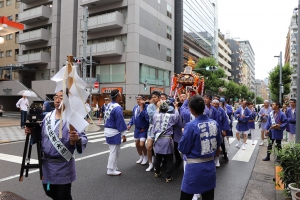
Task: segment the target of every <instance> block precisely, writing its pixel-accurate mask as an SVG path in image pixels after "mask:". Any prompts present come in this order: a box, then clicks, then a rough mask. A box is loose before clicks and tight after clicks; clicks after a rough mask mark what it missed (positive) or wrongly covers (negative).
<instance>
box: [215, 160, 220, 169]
mask: <svg viewBox="0 0 300 200" xmlns="http://www.w3.org/2000/svg"><path fill="white" fill-rule="evenodd" d="M215 164H216V167H217V168H219V167H220V161H219V159H217V160H215Z"/></svg>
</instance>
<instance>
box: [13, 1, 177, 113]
mask: <svg viewBox="0 0 300 200" xmlns="http://www.w3.org/2000/svg"><path fill="white" fill-rule="evenodd" d="M21 2H22V6H21V9H20V13H19V21H20V22H22V23H24V24H25V30H24V31H23V32H21V33H20V36H19V44H20V52H19V54H20V55H19V60H18V61H19V63H22V64H23V65H25V66H27V67H28V68H30V69H28V70H24V71H22V72H20V78H19V80H20V82H22V83H23V84H25V85H26V86H28V87H29V88H33V90H34V91H36V92H37V93H38V94H39V95H40V96H41V97H42V98H43V99H45V98H46V96H48V97H49V96H51V95H53V92H54V88H55V83H54V82H53V81H51V80H49V79H50V78H51V77H53V76H54V75H55V74H56V73H57V72H58V71H59V69H61V68H62V66H63V64H64V63H65V62H66V60H67V56H68V55H73V56H74V57H77V58H81V57H83V54H84V52H83V50H84V46H83V27H84V24H83V15H84V8H85V6H87V7H88V8H89V9H88V12H89V19H88V41H87V48H86V49H87V59H89V56H90V49H91V54H92V60H93V61H94V64H93V65H92V68H91V74H90V73H89V72H90V69H89V67H87V77H91V79H89V78H88V79H85V80H86V81H87V82H89V81H91V85H93V82H95V81H97V82H99V83H100V84H99V85H100V86H99V89H98V90H97V89H94V88H93V90H92V93H93V94H92V106H95V104H96V103H98V104H100V105H101V104H102V103H103V100H104V98H105V97H108V96H109V93H110V92H111V90H113V89H116V88H117V89H119V90H120V91H121V92H122V94H123V95H124V96H123V105H122V106H123V107H124V108H126V109H129V110H131V109H132V108H133V106H134V105H135V104H136V100H135V96H136V95H137V94H144V95H149V94H150V93H151V91H153V90H160V91H163V92H166V93H168V91H169V89H170V76H171V74H172V73H173V71H174V1H172V0H160V1H153V0H141V1H133V2H131V1H128V0H109V1H108V0H104V1H99V0H79V1H78V0H64V1H48V0H39V1H37V0H30V1H29V0H21ZM153 22H155V23H153ZM99 63H100V64H99ZM78 69H79V73H80V75H82V74H83V72H82V69H83V67H82V66H81V65H79V68H78ZM89 87H90V86H89Z"/></svg>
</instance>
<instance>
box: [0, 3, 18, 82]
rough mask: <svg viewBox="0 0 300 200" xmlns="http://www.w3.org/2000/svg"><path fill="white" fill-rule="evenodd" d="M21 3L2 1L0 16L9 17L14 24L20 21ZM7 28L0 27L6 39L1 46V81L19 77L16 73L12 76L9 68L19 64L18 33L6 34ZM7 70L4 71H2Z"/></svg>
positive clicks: (1, 35) (0, 31)
mask: <svg viewBox="0 0 300 200" xmlns="http://www.w3.org/2000/svg"><path fill="white" fill-rule="evenodd" d="M19 8H20V2H19V1H16V0H5V1H0V16H5V17H7V19H8V20H11V21H13V22H16V21H18V13H19ZM5 29H6V28H5V27H3V26H2V25H1V27H0V37H2V38H4V41H3V43H2V44H0V79H2V80H18V78H19V76H18V73H17V72H16V71H13V72H12V75H11V74H10V70H9V66H16V65H17V64H18V54H19V44H18V35H19V33H18V32H15V33H10V34H5ZM4 68H5V69H6V70H2V69H4Z"/></svg>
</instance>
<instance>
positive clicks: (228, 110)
mask: <svg viewBox="0 0 300 200" xmlns="http://www.w3.org/2000/svg"><path fill="white" fill-rule="evenodd" d="M225 107H226V113H227V115H228V117H229V119H230V125H232V121H233V120H232V113H233V110H232V106H231V105H229V104H227V103H226V104H225Z"/></svg>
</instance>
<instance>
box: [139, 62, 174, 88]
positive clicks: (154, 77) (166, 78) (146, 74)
mask: <svg viewBox="0 0 300 200" xmlns="http://www.w3.org/2000/svg"><path fill="white" fill-rule="evenodd" d="M146 80H147V84H149V85H161V86H167V87H168V86H170V71H167V70H163V69H158V68H155V67H152V66H149V65H145V64H140V83H145V81H146Z"/></svg>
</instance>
